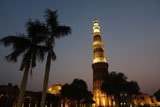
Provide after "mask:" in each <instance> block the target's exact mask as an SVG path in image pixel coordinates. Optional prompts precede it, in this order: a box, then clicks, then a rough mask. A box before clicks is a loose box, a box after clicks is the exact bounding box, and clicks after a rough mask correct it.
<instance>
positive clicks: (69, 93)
mask: <svg viewBox="0 0 160 107" xmlns="http://www.w3.org/2000/svg"><path fill="white" fill-rule="evenodd" d="M61 96H62V98H63V99H64V103H65V100H66V99H70V100H76V101H77V107H79V106H80V100H82V99H85V98H88V97H91V94H90V92H89V91H88V90H87V84H86V82H85V81H83V80H81V79H74V80H73V82H72V83H71V84H64V85H63V86H62V90H61ZM64 107H65V106H64Z"/></svg>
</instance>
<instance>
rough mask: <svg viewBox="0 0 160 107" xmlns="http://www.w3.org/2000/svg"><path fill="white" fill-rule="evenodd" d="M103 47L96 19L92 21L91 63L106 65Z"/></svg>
mask: <svg viewBox="0 0 160 107" xmlns="http://www.w3.org/2000/svg"><path fill="white" fill-rule="evenodd" d="M106 62H107V60H106V57H105V55H104V45H103V42H102V38H101V32H100V25H99V22H98V20H97V19H95V20H94V21H93V63H106Z"/></svg>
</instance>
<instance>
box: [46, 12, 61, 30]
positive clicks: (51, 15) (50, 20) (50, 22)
mask: <svg viewBox="0 0 160 107" xmlns="http://www.w3.org/2000/svg"><path fill="white" fill-rule="evenodd" d="M44 17H45V21H46V24H47V26H48V27H50V28H49V29H50V30H53V28H55V27H56V26H58V24H59V22H58V20H57V18H58V15H57V10H55V11H51V10H50V9H46V10H45V15H44Z"/></svg>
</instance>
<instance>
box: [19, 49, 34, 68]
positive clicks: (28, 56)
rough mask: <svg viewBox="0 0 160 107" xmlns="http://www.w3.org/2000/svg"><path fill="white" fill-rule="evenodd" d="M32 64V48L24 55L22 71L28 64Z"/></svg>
mask: <svg viewBox="0 0 160 107" xmlns="http://www.w3.org/2000/svg"><path fill="white" fill-rule="evenodd" d="M30 64H31V52H30V50H28V51H27V52H26V53H25V54H24V55H23V58H22V62H21V66H20V71H23V70H24V69H26V67H27V65H30ZM30 66H31V65H30ZM30 66H29V68H30Z"/></svg>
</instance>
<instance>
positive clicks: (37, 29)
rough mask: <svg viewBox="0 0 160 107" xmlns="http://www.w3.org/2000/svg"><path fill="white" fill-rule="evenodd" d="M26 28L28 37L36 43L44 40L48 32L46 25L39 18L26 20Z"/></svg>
mask: <svg viewBox="0 0 160 107" xmlns="http://www.w3.org/2000/svg"><path fill="white" fill-rule="evenodd" d="M26 29H27V33H28V37H29V38H30V39H32V41H33V42H37V43H40V42H42V41H44V40H45V38H46V36H47V34H48V33H47V32H48V30H47V27H46V25H45V24H44V23H43V22H41V21H39V20H35V21H32V20H29V21H28V22H26Z"/></svg>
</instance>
